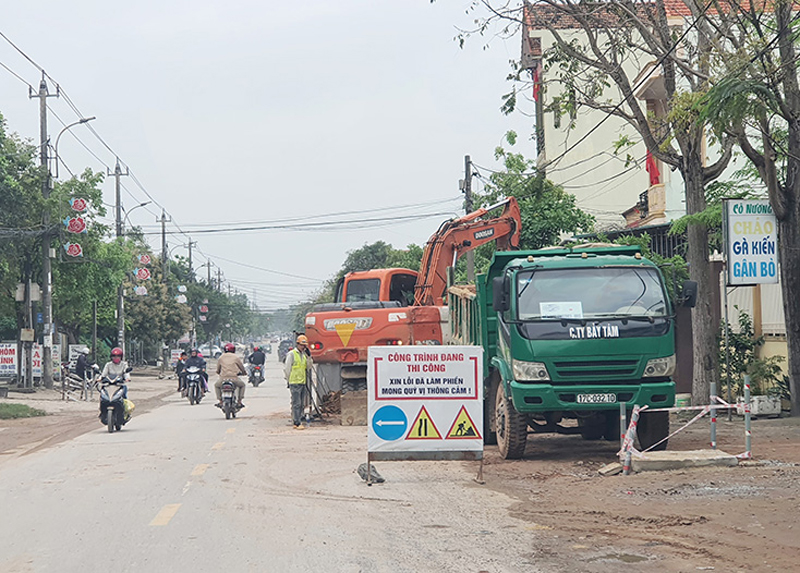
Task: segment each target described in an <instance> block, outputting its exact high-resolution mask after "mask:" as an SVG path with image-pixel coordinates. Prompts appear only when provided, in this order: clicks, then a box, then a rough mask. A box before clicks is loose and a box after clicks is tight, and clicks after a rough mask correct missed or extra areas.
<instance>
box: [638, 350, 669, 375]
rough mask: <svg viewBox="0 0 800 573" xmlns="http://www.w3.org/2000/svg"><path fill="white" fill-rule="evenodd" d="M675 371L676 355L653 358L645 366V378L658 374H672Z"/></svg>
mask: <svg viewBox="0 0 800 573" xmlns="http://www.w3.org/2000/svg"><path fill="white" fill-rule="evenodd" d="M674 373H675V355H674V354H673V355H671V356H667V357H665V358H653V359H651V360H648V361H647V364H646V365H645V367H644V374H642V377H643V378H654V377H656V376H672V375H673V374H674Z"/></svg>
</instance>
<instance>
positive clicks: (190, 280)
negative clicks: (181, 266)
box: [189, 238, 197, 282]
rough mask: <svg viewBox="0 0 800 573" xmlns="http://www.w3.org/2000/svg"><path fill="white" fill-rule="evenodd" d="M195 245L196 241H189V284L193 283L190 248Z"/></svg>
mask: <svg viewBox="0 0 800 573" xmlns="http://www.w3.org/2000/svg"><path fill="white" fill-rule="evenodd" d="M196 244H197V241H192V239H191V238H190V239H189V282H194V267H192V247H193V246H194V245H196Z"/></svg>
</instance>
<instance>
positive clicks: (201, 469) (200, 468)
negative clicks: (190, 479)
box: [191, 464, 209, 476]
mask: <svg viewBox="0 0 800 573" xmlns="http://www.w3.org/2000/svg"><path fill="white" fill-rule="evenodd" d="M208 466H209V464H198V465H196V466H195V467H194V469H193V470H192V474H191V475H193V476H201V475H203V474H204V473H206V470H207V469H208Z"/></svg>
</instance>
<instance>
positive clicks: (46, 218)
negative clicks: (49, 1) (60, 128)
mask: <svg viewBox="0 0 800 573" xmlns="http://www.w3.org/2000/svg"><path fill="white" fill-rule="evenodd" d="M58 96H59V90H58V86H56V93H55V94H49V93H47V82H46V81H45V79H44V70H42V81H41V82H40V83H39V92H38V93H37V94H34V93H33V90H32V89H31V88H28V98H29V99H32V98H35V97H36V98H39V142H40V149H39V159H40V161H41V165H42V167H43V168H44V169H43V170H44V179H43V181H42V197H44V198H45V199H48V198H49V197H50V165H49V164H48V157H47V146H48V144H49V140H48V137H47V98H49V97H58ZM42 227H43V231H42V321H43V323H44V325H43V328H42V383H43V384H44V387H45V388H48V389H49V388H52V387H53V331H54V330H55V329H54V328H53V290H52V280H53V275H52V271H51V268H50V238H51V235H50V213H49V212H48V211H47V207H45V209H44V213H42Z"/></svg>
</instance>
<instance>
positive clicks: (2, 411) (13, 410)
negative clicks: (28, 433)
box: [0, 402, 47, 420]
mask: <svg viewBox="0 0 800 573" xmlns="http://www.w3.org/2000/svg"><path fill="white" fill-rule="evenodd" d="M46 415H47V412H45V411H44V410H39V409H38V408H31V407H30V406H27V405H25V404H9V403H8V402H3V403H0V420H14V419H16V418H35V417H37V416H46Z"/></svg>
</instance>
